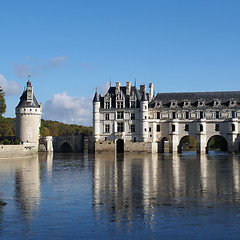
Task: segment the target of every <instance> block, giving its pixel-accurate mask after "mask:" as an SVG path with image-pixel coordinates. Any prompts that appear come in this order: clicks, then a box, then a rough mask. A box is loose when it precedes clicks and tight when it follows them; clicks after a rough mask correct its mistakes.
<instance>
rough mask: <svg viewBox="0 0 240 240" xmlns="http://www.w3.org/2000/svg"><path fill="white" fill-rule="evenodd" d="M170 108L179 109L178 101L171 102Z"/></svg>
mask: <svg viewBox="0 0 240 240" xmlns="http://www.w3.org/2000/svg"><path fill="white" fill-rule="evenodd" d="M170 107H172V108H175V107H177V101H176V100H171V103H170Z"/></svg>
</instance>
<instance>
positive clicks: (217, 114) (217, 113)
mask: <svg viewBox="0 0 240 240" xmlns="http://www.w3.org/2000/svg"><path fill="white" fill-rule="evenodd" d="M219 117H220V114H219V111H216V118H217V119H218V118H219Z"/></svg>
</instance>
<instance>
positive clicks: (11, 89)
mask: <svg viewBox="0 0 240 240" xmlns="http://www.w3.org/2000/svg"><path fill="white" fill-rule="evenodd" d="M0 87H1V88H2V89H3V91H4V92H5V95H6V96H9V95H15V94H19V93H20V90H19V86H18V84H17V83H16V82H15V81H8V80H7V79H6V78H5V77H4V76H3V75H2V74H0Z"/></svg>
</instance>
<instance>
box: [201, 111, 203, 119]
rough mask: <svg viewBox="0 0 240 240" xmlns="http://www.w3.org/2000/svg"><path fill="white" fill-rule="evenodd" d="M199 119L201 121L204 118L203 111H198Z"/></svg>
mask: <svg viewBox="0 0 240 240" xmlns="http://www.w3.org/2000/svg"><path fill="white" fill-rule="evenodd" d="M200 118H201V119H202V118H204V113H203V111H200Z"/></svg>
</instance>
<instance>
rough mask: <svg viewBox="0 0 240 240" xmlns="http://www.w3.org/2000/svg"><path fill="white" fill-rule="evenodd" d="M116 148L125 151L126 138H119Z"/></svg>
mask: <svg viewBox="0 0 240 240" xmlns="http://www.w3.org/2000/svg"><path fill="white" fill-rule="evenodd" d="M116 145H117V147H116V150H117V153H124V140H123V139H121V138H119V139H118V140H117V141H116Z"/></svg>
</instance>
